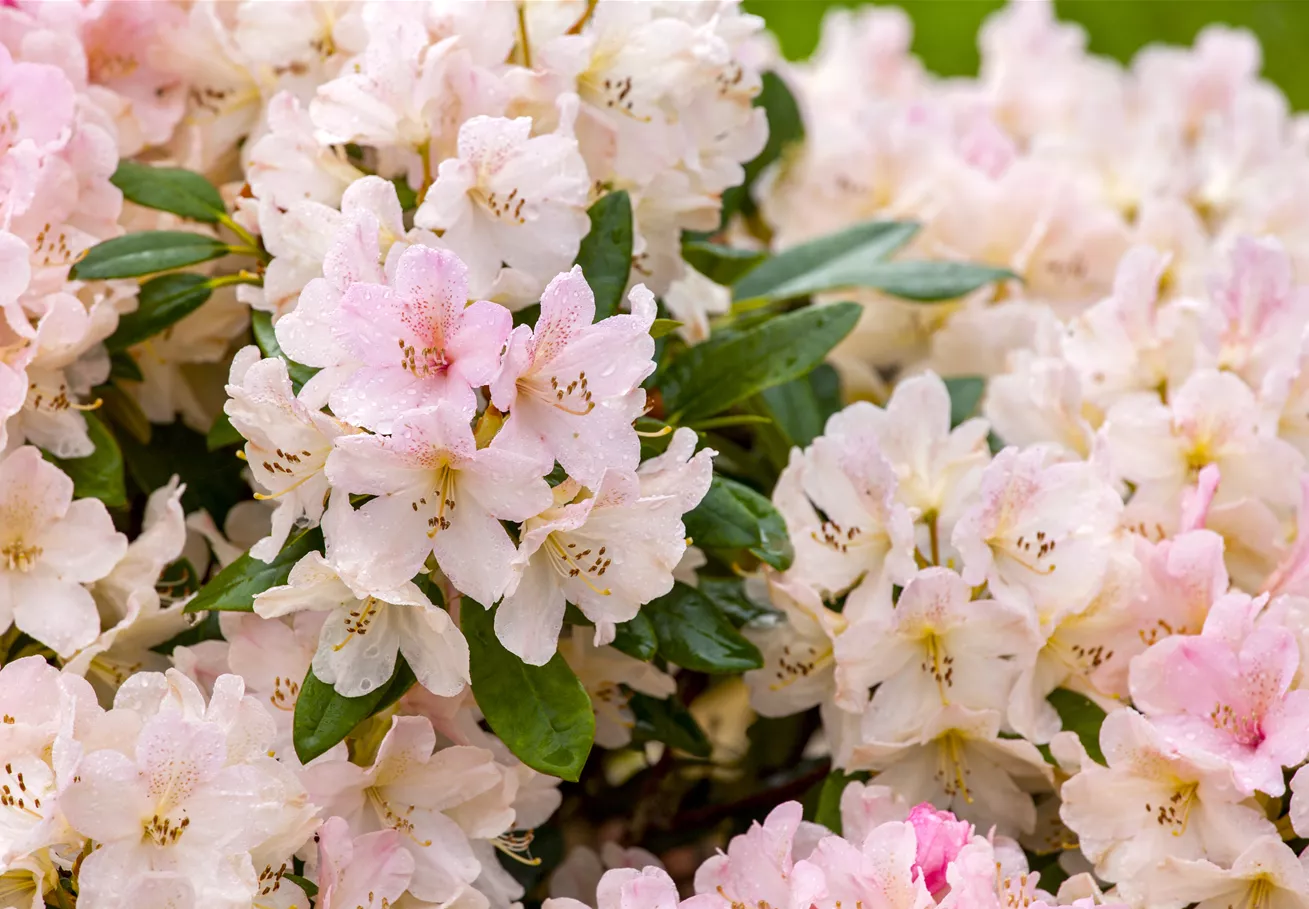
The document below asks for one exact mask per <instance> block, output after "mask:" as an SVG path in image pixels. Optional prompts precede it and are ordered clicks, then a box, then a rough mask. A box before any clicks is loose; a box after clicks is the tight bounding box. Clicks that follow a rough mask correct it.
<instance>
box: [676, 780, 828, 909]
mask: <svg viewBox="0 0 1309 909" xmlns="http://www.w3.org/2000/svg"><path fill="white" fill-rule="evenodd" d="M801 813H802V812H801V808H800V803H799V802H784V803H783V804H781V805H778V806H777V807H776V808H774V809H773V810H772V811H770V812H769V813H768V817H767V818H766V819H765V820H764V822H763V824H759V823H758V822H757V821H756V822H755V823H753V824H751V825H750V829H749V830H748V831H747V832H746V833H743V834H741V835H740V836H736V837H733V838H732V841H731V842H730V843H728V845H727V853H726V854H723V853H722V852H719V853H718V854H717V855H715V856H713V857H711V858H710V859H708V860H707V861H705V863H704V864H702V865H701V866H700V868H699V870H697V871H696V873H695V890H696V896H693V897H691V898H690V899H689V900H687V901H686V902H685V903H684V904H683V905H684V906H686V907H687V909H730V907H731V906H732V905H733V904H735V903H744V904H745V905H747V906H754V905H757V904H758V903H759V902H760V901H762V902H764V903H766V904H767V905H769V906H774V907H776V909H806V907H808V906H811V905H813V904H814V903H815V902H816V901H818V900H821V899H823V898H824V897H826V896H827V882H826V880H825V879H824V875H823V871H822V869H820V868H819V867H818V866H817V865H815V864H814V863H813V862H812V861H808V860H805V859H796V858H795V857H794V854H793V850H794V843H795V840H796V834H797V833H798V832H800V829H801V827H802V826H803V825H802V822H801V820H800V817H801ZM819 829H821V828H819Z"/></svg>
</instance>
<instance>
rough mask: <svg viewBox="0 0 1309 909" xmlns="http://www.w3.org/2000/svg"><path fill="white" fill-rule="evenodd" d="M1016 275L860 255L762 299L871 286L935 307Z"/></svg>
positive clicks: (952, 264)
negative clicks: (938, 303)
mask: <svg viewBox="0 0 1309 909" xmlns="http://www.w3.org/2000/svg"><path fill="white" fill-rule="evenodd" d="M761 268H762V266H761ZM756 273H757V272H756ZM751 277H753V275H751ZM1015 277H1017V276H1016V275H1015V274H1014V273H1013V272H1011V271H1009V270H1008V269H1006V268H995V267H992V266H990V265H974V264H972V263H970V262H934V261H919V260H910V261H896V262H884V261H881V260H880V259H875V258H871V257H868V256H865V255H863V254H861V253H857V252H855V253H847V254H846V255H844V256H842V257H840V258H838V259H834V260H832V261H830V262H827V263H825V264H824V265H823V266H822V267H820V268H817V269H814V270H813V271H810V272H807V273H804V274H800V275H796V276H795V277H793V278H791V279H789V280H787V281H783V282H782V283H780V284H778V285H776V286H774V287H772V288H769V290H768V292H767V294H765V295H762V296H760V297H758V299H761V300H768V301H777V300H790V299H793V298H795V297H807V296H810V295H812V294H816V293H821V292H823V291H829V290H845V289H849V288H854V287H871V288H873V289H875V290H880V291H882V292H884V293H888V294H891V295H892V296H895V297H901V298H903V299H905V300H914V301H917V302H921V303H931V302H936V301H939V300H953V299H954V298H956V297H961V296H963V295H964V294H967V293H971V292H973V291H974V290H977V289H978V288H979V287H983V286H985V285H987V284H990V283H991V282H993V281H1004V280H1009V279H1012V278H1015ZM747 280H748V279H747Z"/></svg>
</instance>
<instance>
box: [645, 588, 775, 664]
mask: <svg viewBox="0 0 1309 909" xmlns="http://www.w3.org/2000/svg"><path fill="white" fill-rule="evenodd" d="M641 611H642V612H646V613H648V614H649V616H650V618H651V620H652V621H653V622H654V628H655V635H656V636H657V637H658V638H659V653H660V654H661V655H662V656H664V657H666V658H667V659H668V661H669V662H671V663H676V664H677V665H678V666H682V667H684V668H686V669H694V670H696V671H697V672H713V673H733V672H745V671H746V670H747V669H758V668H760V667H761V666H763V665H764V658H763V656H762V655H761V654H760V653H759V648H757V647H755V645H754V644H751V643H750V642H749V641H747V640H746V639H745V638H743V637H742V636H741V633H740V632H739V631H737V630H736V628H735V627H734V626H733V625H732V623H731V622H729V621H728V620H727V617H726V616H725V615H723V614H722V613H721V612H719V611H718V609H717V607H715V606H714V604H713V602H712V601H711V600H710V599H709V598H708V597H707V596H705V595H704V594H703V593H701V592H700V591H698V590H696V589H695V588H694V587H688V586H687V585H685V584H683V583H681V582H678V583H676V584H674V585H673V589H672V591H670V592H669V593H666V594H664V595H663V596H661V597H659V598H658V599H657V600H651V601H650V602H649V603H647V604H645V606H644V607H643V608H642V610H641Z"/></svg>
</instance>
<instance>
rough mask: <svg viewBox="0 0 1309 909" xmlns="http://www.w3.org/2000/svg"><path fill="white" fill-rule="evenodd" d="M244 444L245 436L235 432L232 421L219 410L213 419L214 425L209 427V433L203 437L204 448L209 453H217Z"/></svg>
mask: <svg viewBox="0 0 1309 909" xmlns="http://www.w3.org/2000/svg"><path fill="white" fill-rule="evenodd" d="M244 444H245V436H243V435H241V434H240V433H239V432H237V431H236V427H235V426H233V425H232V419H231V418H230V417H229V416H228V415H227V414H225V413H223V412H222V411H221V410H220V411H219V412H218V416H216V417H214V425H213V426H210V427H209V432H208V434H207V435H206V436H205V447H206V448H208V449H209V450H210V451H218V450H219V449H222V448H230V447H231V446H233V445H244Z"/></svg>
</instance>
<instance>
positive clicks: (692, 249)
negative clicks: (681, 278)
mask: <svg viewBox="0 0 1309 909" xmlns="http://www.w3.org/2000/svg"><path fill="white" fill-rule="evenodd" d="M682 258H684V259H686V262H687V264H688V265H690V266H691V267H692V268H694V269H695V270H696V271H698V272H700V274H702V275H704V276H705V277H706V278H708V279H709V280H710V281H713V282H714V283H715V284H722V285H724V286H725V287H731V286H732V285H733V284H735V283H736V282H737V281H739V280H741V278H742V277H743V276H744V275H746V274H748V273H749V272H750V271H751V270H753V269H754V268H755V267H756V266H758V265H759V263H760V262H762V261H764V260H765V259H767V258H768V253H767V252H764V251H763V250H759V249H738V248H736V247H735V246H723V245H722V244H720V243H710V242H709V241H708V240H690V241H687V242H685V243H683V244H682Z"/></svg>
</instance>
